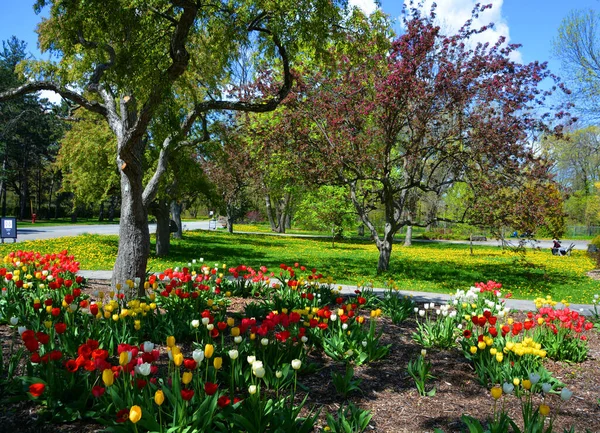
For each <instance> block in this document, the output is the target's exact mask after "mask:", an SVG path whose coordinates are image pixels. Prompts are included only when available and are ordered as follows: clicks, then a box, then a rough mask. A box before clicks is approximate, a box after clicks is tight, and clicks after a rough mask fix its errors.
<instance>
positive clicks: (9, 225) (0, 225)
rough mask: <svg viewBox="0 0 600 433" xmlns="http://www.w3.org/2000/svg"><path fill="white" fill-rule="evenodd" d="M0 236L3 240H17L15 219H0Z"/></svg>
mask: <svg viewBox="0 0 600 433" xmlns="http://www.w3.org/2000/svg"><path fill="white" fill-rule="evenodd" d="M0 236H1V237H2V241H3V242H4V239H6V238H8V239H14V240H15V241H16V240H17V219H16V218H0Z"/></svg>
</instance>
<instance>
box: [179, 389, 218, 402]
mask: <svg viewBox="0 0 600 433" xmlns="http://www.w3.org/2000/svg"><path fill="white" fill-rule="evenodd" d="M207 394H208V393H207ZM209 395H212V394H209ZM193 396H194V390H193V389H182V390H181V398H183V399H184V400H185V401H189V400H191V399H192V397H193Z"/></svg>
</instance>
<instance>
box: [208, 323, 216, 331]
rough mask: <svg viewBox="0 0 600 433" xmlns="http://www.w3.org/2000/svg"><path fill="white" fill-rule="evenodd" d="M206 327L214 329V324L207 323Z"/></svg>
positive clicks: (210, 329)
mask: <svg viewBox="0 0 600 433" xmlns="http://www.w3.org/2000/svg"><path fill="white" fill-rule="evenodd" d="M206 329H208V330H209V331H212V330H213V329H215V325H213V324H212V323H209V324H208V325H206Z"/></svg>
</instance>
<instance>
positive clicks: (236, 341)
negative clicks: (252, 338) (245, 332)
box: [233, 335, 242, 344]
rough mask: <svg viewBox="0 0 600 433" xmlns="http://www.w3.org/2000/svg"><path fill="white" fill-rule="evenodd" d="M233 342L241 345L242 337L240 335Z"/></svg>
mask: <svg viewBox="0 0 600 433" xmlns="http://www.w3.org/2000/svg"><path fill="white" fill-rule="evenodd" d="M233 342H234V343H235V344H240V343H241V342H242V337H241V336H239V335H238V336H237V337H235V338H234V339H233Z"/></svg>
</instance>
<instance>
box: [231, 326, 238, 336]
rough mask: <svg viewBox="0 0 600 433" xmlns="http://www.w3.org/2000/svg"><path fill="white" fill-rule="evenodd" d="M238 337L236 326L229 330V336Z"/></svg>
mask: <svg viewBox="0 0 600 433" xmlns="http://www.w3.org/2000/svg"><path fill="white" fill-rule="evenodd" d="M238 335H240V328H238V327H237V326H236V327H234V328H231V336H232V337H237V336H238Z"/></svg>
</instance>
